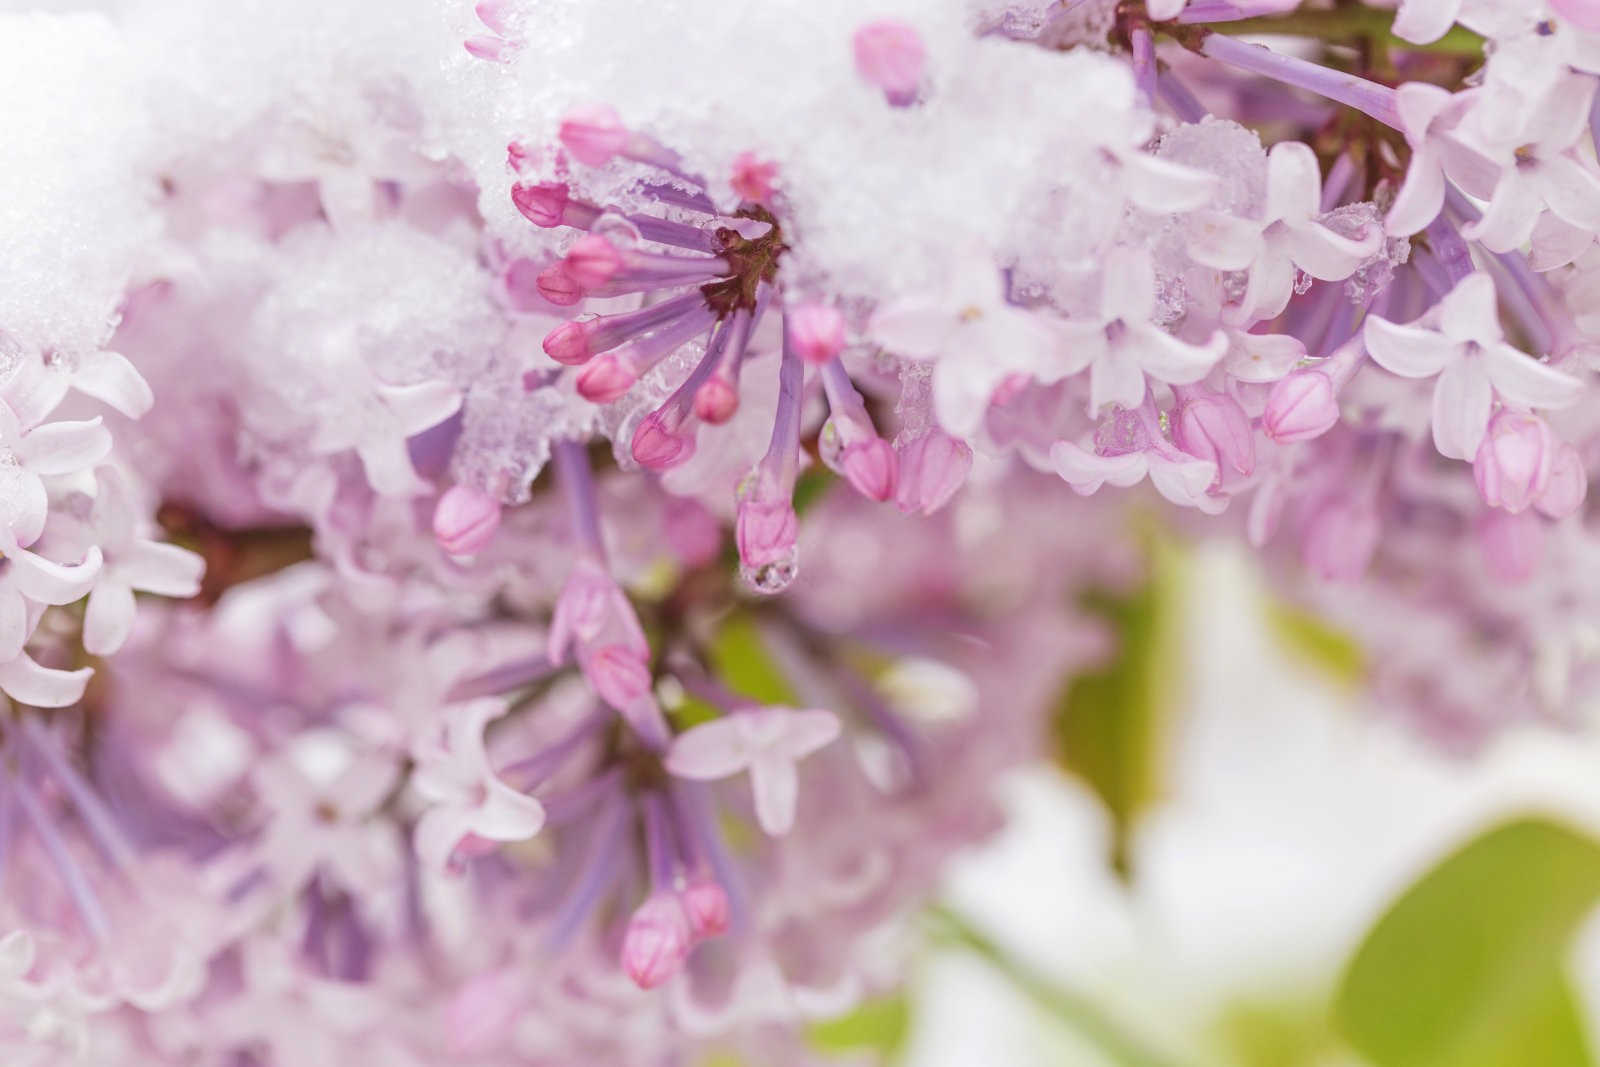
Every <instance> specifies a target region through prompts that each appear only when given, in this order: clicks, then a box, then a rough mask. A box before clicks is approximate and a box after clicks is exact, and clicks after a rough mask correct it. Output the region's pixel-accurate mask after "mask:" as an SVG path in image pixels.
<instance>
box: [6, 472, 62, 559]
mask: <svg viewBox="0 0 1600 1067" xmlns="http://www.w3.org/2000/svg"><path fill="white" fill-rule="evenodd" d="M49 509H50V500H49V497H48V496H47V495H46V493H45V489H44V482H43V481H42V480H41V479H40V478H39V476H38V475H37V474H35V473H34V472H33V471H31V470H28V469H27V468H26V467H15V466H13V467H0V522H3V523H5V525H6V527H7V530H8V531H9V534H10V538H11V539H12V540H14V541H15V542H16V543H17V544H19V545H21V546H23V547H24V548H26V547H27V546H28V545H31V544H33V543H34V542H35V541H37V540H38V539H39V535H40V534H42V533H43V532H44V523H45V518H46V517H47V516H48V514H49Z"/></svg>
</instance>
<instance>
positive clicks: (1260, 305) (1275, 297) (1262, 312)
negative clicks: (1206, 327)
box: [1234, 242, 1294, 325]
mask: <svg viewBox="0 0 1600 1067" xmlns="http://www.w3.org/2000/svg"><path fill="white" fill-rule="evenodd" d="M1293 295H1294V261H1293V260H1291V259H1290V258H1289V257H1288V256H1287V255H1286V254H1285V253H1284V252H1283V251H1282V250H1280V249H1278V248H1277V247H1276V242H1275V243H1274V246H1273V247H1269V248H1267V249H1266V250H1265V251H1264V252H1263V253H1262V255H1261V257H1260V258H1259V259H1257V260H1256V263H1255V266H1253V267H1251V268H1250V280H1249V281H1248V282H1247V283H1246V284H1245V290H1244V299H1243V300H1242V301H1240V304H1239V308H1238V314H1237V315H1236V316H1234V319H1235V321H1236V322H1237V323H1238V324H1240V325H1243V324H1247V323H1248V322H1249V321H1251V320H1254V319H1269V318H1271V317H1272V316H1274V315H1276V314H1278V313H1279V312H1280V311H1282V310H1283V309H1284V308H1285V307H1287V306H1288V305H1289V298H1290V297H1291V296H1293Z"/></svg>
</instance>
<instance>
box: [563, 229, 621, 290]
mask: <svg viewBox="0 0 1600 1067" xmlns="http://www.w3.org/2000/svg"><path fill="white" fill-rule="evenodd" d="M562 266H563V267H564V268H565V269H566V272H567V273H568V274H570V275H572V277H573V279H574V280H575V281H577V283H578V284H579V285H581V286H583V287H584V288H585V289H598V288H599V287H600V286H602V285H604V284H606V283H607V282H609V281H610V280H611V279H612V278H615V277H616V276H617V272H618V271H620V270H621V269H622V253H621V252H619V251H617V246H616V245H614V244H612V243H611V242H610V241H608V240H606V239H605V238H604V237H601V236H600V235H599V234H593V233H591V234H587V235H585V236H583V237H580V238H578V240H577V241H575V242H574V243H573V245H572V248H571V249H569V250H568V251H567V258H566V259H565V260H563V261H562Z"/></svg>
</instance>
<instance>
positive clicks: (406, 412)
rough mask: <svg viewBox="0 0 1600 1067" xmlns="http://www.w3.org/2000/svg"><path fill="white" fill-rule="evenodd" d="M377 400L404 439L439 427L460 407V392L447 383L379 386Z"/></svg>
mask: <svg viewBox="0 0 1600 1067" xmlns="http://www.w3.org/2000/svg"><path fill="white" fill-rule="evenodd" d="M378 396H379V397H380V398H381V399H382V400H383V402H384V404H385V405H386V406H387V407H388V408H389V410H390V411H391V412H393V414H394V417H395V419H396V421H398V422H399V423H400V426H401V427H402V429H403V430H404V431H405V434H406V435H407V436H410V435H411V434H416V433H421V432H422V431H423V430H426V429H428V428H430V427H433V426H437V425H439V423H441V422H443V421H444V420H445V419H448V418H449V417H450V416H451V415H454V414H455V413H456V411H457V410H458V409H459V408H460V407H461V392H460V391H459V390H458V389H456V387H455V386H453V385H451V384H450V383H449V382H418V383H416V384H415V385H379V386H378Z"/></svg>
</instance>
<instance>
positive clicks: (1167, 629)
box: [1054, 542, 1181, 876]
mask: <svg viewBox="0 0 1600 1067" xmlns="http://www.w3.org/2000/svg"><path fill="white" fill-rule="evenodd" d="M1151 563H1152V565H1151V576H1150V579H1149V581H1148V582H1147V583H1146V584H1145V585H1144V586H1142V587H1141V588H1139V589H1137V590H1135V591H1134V592H1132V593H1129V594H1123V595H1107V594H1096V595H1093V596H1091V597H1090V598H1089V599H1088V601H1087V603H1086V606H1087V608H1088V610H1089V611H1091V612H1092V613H1094V614H1097V615H1099V616H1101V617H1102V618H1103V619H1105V621H1106V623H1107V624H1108V625H1109V626H1110V627H1111V629H1112V631H1113V632H1114V636H1115V639H1116V642H1117V644H1116V654H1115V656H1114V657H1113V658H1112V660H1111V661H1110V662H1109V663H1107V664H1106V665H1105V666H1104V667H1102V668H1100V669H1099V670H1095V671H1090V672H1087V673H1084V674H1079V675H1077V676H1076V677H1074V678H1073V679H1072V680H1071V681H1070V682H1069V683H1068V684H1067V687H1066V689H1065V691H1064V692H1063V693H1062V695H1061V697H1060V700H1059V702H1058V703H1057V706H1056V713H1055V719H1054V725H1055V738H1056V742H1057V755H1058V759H1059V761H1060V763H1061V765H1062V766H1063V767H1065V768H1066V769H1067V770H1068V771H1070V772H1071V773H1072V774H1074V775H1076V776H1077V777H1079V778H1081V779H1083V780H1084V781H1085V782H1087V783H1088V784H1089V786H1090V787H1091V788H1092V789H1093V790H1094V791H1095V793H1096V794H1098V796H1099V797H1100V800H1101V801H1102V802H1103V803H1104V804H1105V806H1106V808H1107V810H1108V811H1109V812H1110V813H1111V817H1112V823H1113V829H1114V833H1113V839H1112V855H1111V862H1112V865H1113V867H1114V868H1115V869H1116V870H1117V871H1118V872H1119V873H1121V874H1123V875H1124V876H1126V875H1127V874H1128V873H1129V871H1128V847H1127V846H1128V839H1129V835H1130V833H1131V831H1132V827H1133V824H1134V823H1135V821H1136V820H1137V819H1138V817H1139V816H1140V815H1141V814H1142V813H1143V812H1144V811H1145V810H1146V809H1147V808H1148V807H1149V806H1150V805H1151V804H1152V803H1153V802H1154V801H1155V800H1156V799H1157V798H1158V797H1159V796H1160V791H1161V779H1162V775H1163V771H1164V768H1163V766H1162V764H1163V760H1164V749H1165V734H1166V729H1167V726H1168V722H1169V720H1170V718H1171V713H1172V706H1173V700H1172V695H1173V686H1174V685H1175V683H1176V675H1177V671H1176V664H1177V661H1178V655H1177V653H1178V633H1177V625H1178V606H1179V585H1180V582H1181V565H1180V561H1179V558H1178V556H1177V550H1176V549H1175V548H1173V547H1171V546H1170V545H1166V544H1163V543H1160V542H1157V543H1155V544H1154V546H1153V549H1152V552H1151Z"/></svg>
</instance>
